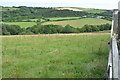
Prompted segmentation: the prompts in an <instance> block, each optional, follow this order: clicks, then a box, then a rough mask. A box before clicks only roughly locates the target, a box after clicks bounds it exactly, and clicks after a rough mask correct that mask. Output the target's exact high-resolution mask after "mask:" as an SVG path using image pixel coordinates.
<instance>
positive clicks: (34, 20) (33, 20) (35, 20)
mask: <svg viewBox="0 0 120 80" xmlns="http://www.w3.org/2000/svg"><path fill="white" fill-rule="evenodd" d="M28 20H30V21H32V22H37V20H39V19H24V20H22V21H28ZM40 20H41V22H43V21H45V20H44V19H40Z"/></svg>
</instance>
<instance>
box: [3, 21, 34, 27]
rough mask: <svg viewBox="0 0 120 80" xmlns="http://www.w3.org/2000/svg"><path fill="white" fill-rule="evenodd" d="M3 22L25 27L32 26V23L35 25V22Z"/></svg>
mask: <svg viewBox="0 0 120 80" xmlns="http://www.w3.org/2000/svg"><path fill="white" fill-rule="evenodd" d="M3 24H8V25H18V26H20V27H21V28H27V27H32V26H33V25H36V22H3Z"/></svg>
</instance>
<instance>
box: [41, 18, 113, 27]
mask: <svg viewBox="0 0 120 80" xmlns="http://www.w3.org/2000/svg"><path fill="white" fill-rule="evenodd" d="M106 23H109V24H111V21H107V20H103V19H97V18H84V19H79V20H67V21H53V22H46V23H43V25H46V24H55V25H62V26H65V25H67V24H69V25H71V26H73V27H79V28H81V27H83V26H84V25H86V24H88V25H100V24H106Z"/></svg>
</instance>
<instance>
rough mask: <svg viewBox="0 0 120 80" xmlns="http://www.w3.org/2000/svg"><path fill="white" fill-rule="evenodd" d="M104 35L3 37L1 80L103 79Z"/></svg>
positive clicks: (105, 56) (105, 62)
mask: <svg viewBox="0 0 120 80" xmlns="http://www.w3.org/2000/svg"><path fill="white" fill-rule="evenodd" d="M108 41H109V35H108V34H104V33H102V34H100V33H97V34H92V33H91V35H88V34H84V35H77V34H76V35H72V34H71V35H60V34H54V35H50V34H48V35H37V36H34V35H33V36H15V37H14V36H6V37H3V46H2V47H3V51H2V54H3V57H2V58H3V60H2V61H3V62H2V63H3V66H2V67H3V70H2V76H3V78H104V77H105V72H106V66H107V57H108V51H109V49H108V44H107V42H108Z"/></svg>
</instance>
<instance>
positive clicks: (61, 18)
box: [46, 17, 80, 21]
mask: <svg viewBox="0 0 120 80" xmlns="http://www.w3.org/2000/svg"><path fill="white" fill-rule="evenodd" d="M46 19H49V20H52V21H56V20H70V19H80V17H53V18H46Z"/></svg>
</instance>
